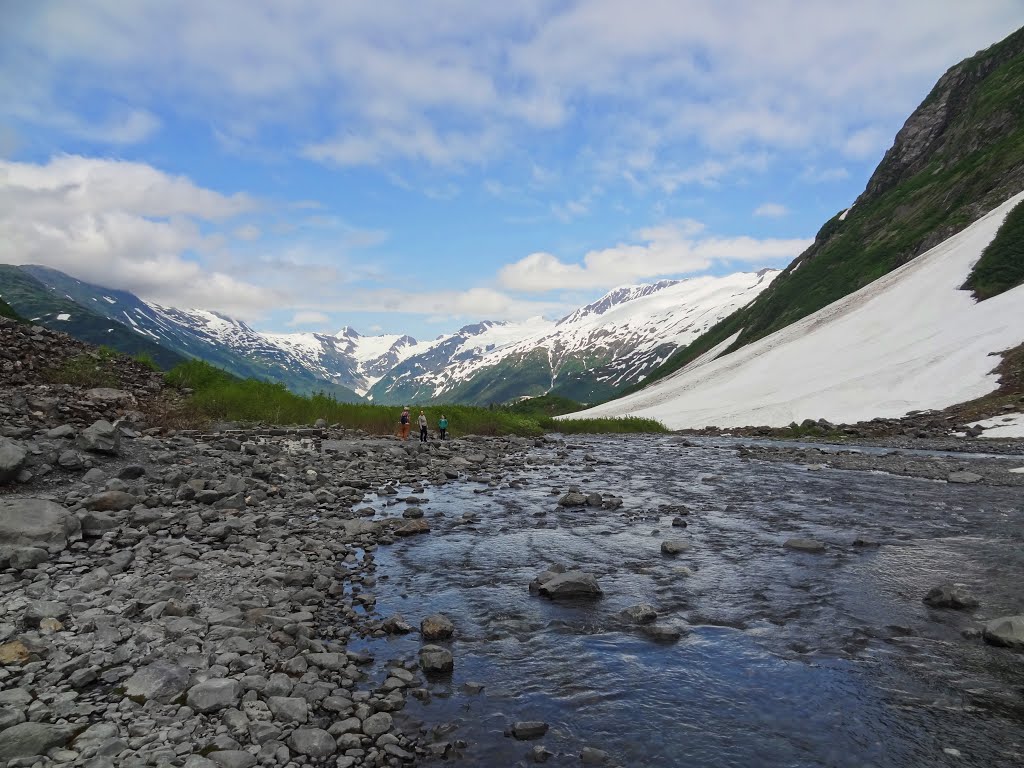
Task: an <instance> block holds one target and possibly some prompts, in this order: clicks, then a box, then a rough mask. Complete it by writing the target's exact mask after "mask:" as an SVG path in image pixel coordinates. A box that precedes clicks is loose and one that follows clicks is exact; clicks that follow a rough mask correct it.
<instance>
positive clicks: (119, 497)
mask: <svg viewBox="0 0 1024 768" xmlns="http://www.w3.org/2000/svg"><path fill="white" fill-rule="evenodd" d="M138 503H139V500H138V498H137V497H135V496H133V495H132V494H130V493H127V492H125V491H103V492H102V493H97V494H96V495H95V496H92V497H90V498H88V499H86V500H85V507H86V508H88V509H91V510H94V511H98V512H121V511H123V510H126V509H131V508H132V507H134V506H135V505H136V504H138Z"/></svg>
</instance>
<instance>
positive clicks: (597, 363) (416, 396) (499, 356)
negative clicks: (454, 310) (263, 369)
mask: <svg viewBox="0 0 1024 768" xmlns="http://www.w3.org/2000/svg"><path fill="white" fill-rule="evenodd" d="M776 274H778V273H777V272H775V271H772V270H763V271H761V272H757V273H738V274H734V275H729V276H726V277H700V278H692V279H689V280H663V281H661V282H658V283H655V284H653V285H639V286H625V287H622V288H617V289H615V290H613V291H611V292H610V293H608V294H606V295H605V296H603V297H601V298H600V299H598V300H597V301H595V302H593V303H592V304H588V305H587V306H585V307H581V308H580V309H578V310H576V311H575V312H573V313H571V314H569V315H568V316H566V317H564V318H562V319H561V320H559V321H558V322H557V323H552V322H549V321H546V320H543V319H542V318H534V319H532V320H529V321H526V322H524V323H514V324H505V323H480V324H477V325H471V326H466V327H464V328H462V329H460V331H459V332H458V333H456V334H453V335H452V336H447V337H443V338H441V339H438V340H436V341H434V342H430V343H428V344H426V345H423V348H422V349H417V351H416V352H415V354H413V355H411V356H409V357H408V358H407V359H406V360H405V361H404V362H403V363H401V364H400V365H398V366H397V367H396V368H395V369H394V370H393V371H391V372H390V373H389V374H388V375H387V376H385V377H384V378H383V379H381V380H380V381H379V382H378V383H377V384H376V385H375V386H374V387H373V388H372V389H371V391H370V396H371V397H372V398H373V399H374V400H375V401H377V402H386V403H398V402H400V401H401V402H405V401H408V402H411V401H417V400H429V399H433V400H440V401H446V402H460V403H474V404H487V403H492V402H504V401H508V400H511V399H515V398H518V397H524V396H536V395H542V394H545V393H548V392H551V393H554V394H558V395H560V396H563V397H568V398H571V399H573V400H578V401H583V402H594V401H596V400H599V399H603V398H605V397H608V396H610V395H611V394H612V393H614V392H615V391H616V390H618V389H619V388H620V387H622V386H624V385H626V384H631V383H634V382H637V381H641V380H642V379H643V378H644V376H645V375H646V374H647V373H648V372H649V371H651V370H652V369H654V368H655V367H656V366H658V365H659V364H660V363H661V362H662V361H664V360H665V358H666V357H668V355H669V354H671V353H672V351H673V350H675V349H676V348H678V347H680V346H682V345H685V344H688V343H690V342H691V341H693V340H694V339H695V338H697V337H698V336H700V335H701V334H702V333H704V332H705V331H706V330H707V329H708V328H710V327H711V326H712V325H714V324H715V323H717V322H718V321H720V320H721V319H722V318H724V317H726V316H727V315H728V314H730V313H731V312H733V311H734V310H736V309H738V308H739V307H742V306H743V305H745V304H747V303H749V302H750V301H751V299H753V298H754V297H755V296H757V295H758V294H759V293H761V291H763V290H765V289H766V288H767V287H768V285H769V284H770V283H771V281H772V279H773V278H774V277H775V275H776Z"/></svg>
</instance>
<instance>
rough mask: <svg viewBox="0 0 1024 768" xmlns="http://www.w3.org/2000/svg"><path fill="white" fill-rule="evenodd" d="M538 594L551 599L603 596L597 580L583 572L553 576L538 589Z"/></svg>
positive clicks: (570, 572) (568, 572) (569, 572)
mask: <svg viewBox="0 0 1024 768" xmlns="http://www.w3.org/2000/svg"><path fill="white" fill-rule="evenodd" d="M538 591H539V592H540V594H542V595H544V597H550V598H552V599H556V598H562V597H600V596H601V595H602V594H604V593H603V592H602V591H601V587H600V586H599V585H598V583H597V579H596V578H594V576H592V575H591V574H589V573H586V572H584V571H566V572H565V573H559V574H555V575H554V576H553V577H552V578H550V579H548V580H547V581H545V582H543V583H542V584H541V585H540V587H539V588H538Z"/></svg>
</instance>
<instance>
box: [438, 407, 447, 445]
mask: <svg viewBox="0 0 1024 768" xmlns="http://www.w3.org/2000/svg"><path fill="white" fill-rule="evenodd" d="M437 428H438V430H440V432H441V439H442V440H445V439H447V438H446V437H445V436H446V435H447V434H448V419H446V418H445V417H444V414H443V413H442V414H441V420H440V421H439V422H437Z"/></svg>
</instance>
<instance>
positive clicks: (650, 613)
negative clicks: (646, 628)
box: [622, 603, 658, 624]
mask: <svg viewBox="0 0 1024 768" xmlns="http://www.w3.org/2000/svg"><path fill="white" fill-rule="evenodd" d="M622 617H623V618H624V619H626V621H629V622H631V623H633V624H651V623H653V622H654V621H656V620H657V619H658V611H657V610H655V608H654V606H653V605H650V604H649V603H637V604H636V605H631V606H630V607H629V608H627V609H626V610H624V611H623V612H622Z"/></svg>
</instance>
